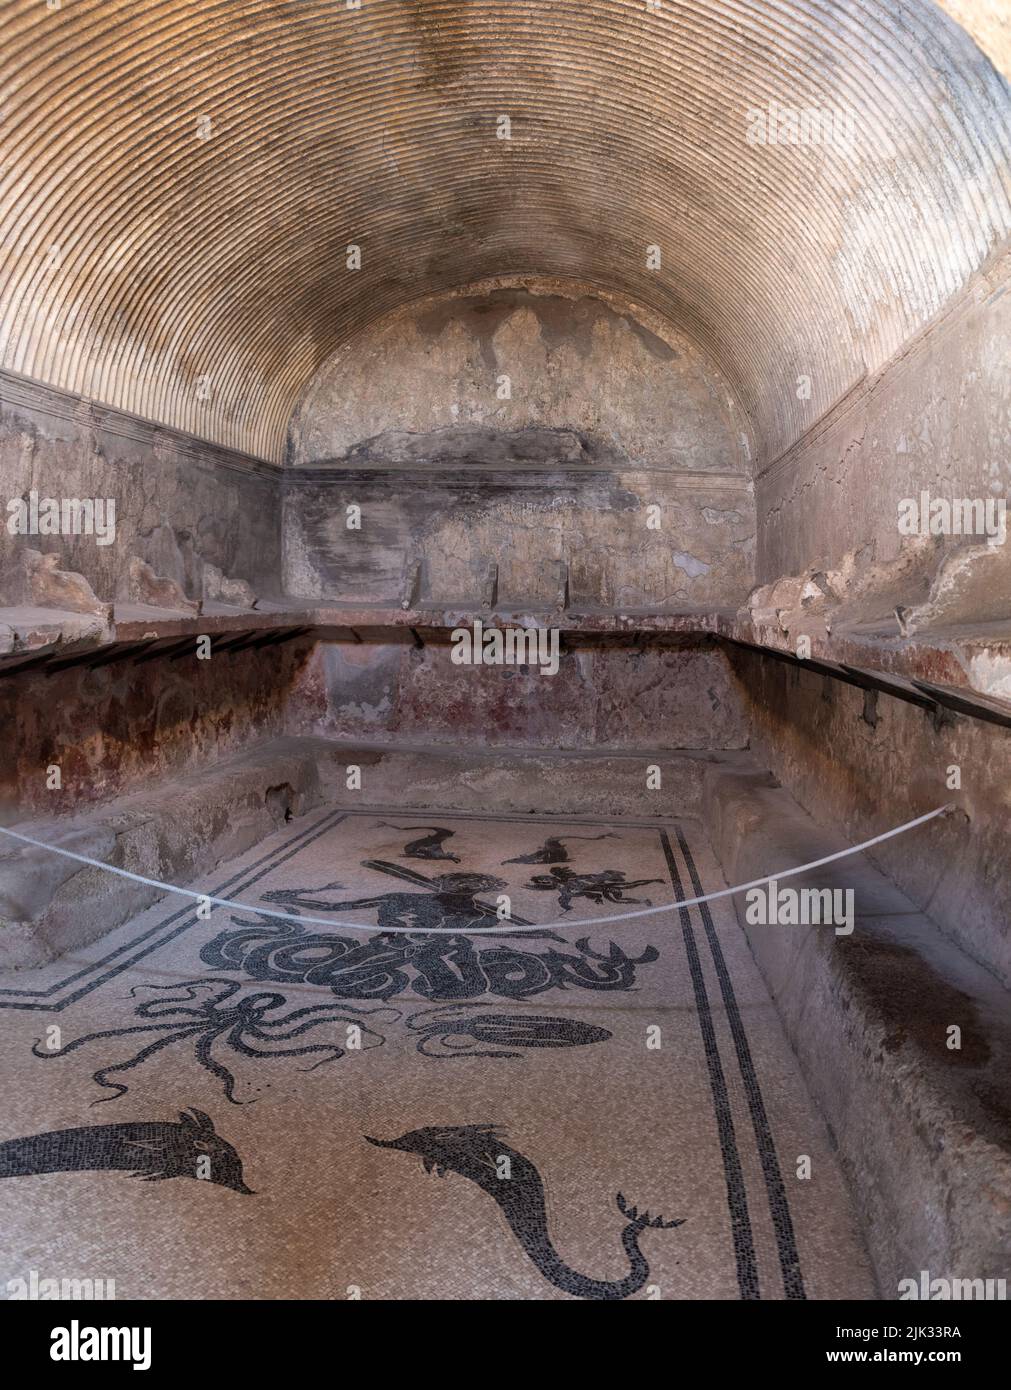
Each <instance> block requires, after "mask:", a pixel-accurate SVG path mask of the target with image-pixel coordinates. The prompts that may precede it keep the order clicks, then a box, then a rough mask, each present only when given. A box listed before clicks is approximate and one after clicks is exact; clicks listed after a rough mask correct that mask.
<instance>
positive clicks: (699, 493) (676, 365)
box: [284, 282, 754, 607]
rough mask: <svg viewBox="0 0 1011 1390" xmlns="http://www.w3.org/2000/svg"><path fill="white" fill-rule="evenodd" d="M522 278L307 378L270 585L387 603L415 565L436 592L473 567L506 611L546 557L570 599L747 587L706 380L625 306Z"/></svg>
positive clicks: (423, 315)
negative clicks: (490, 573) (275, 580)
mask: <svg viewBox="0 0 1011 1390" xmlns="http://www.w3.org/2000/svg"><path fill="white" fill-rule="evenodd" d="M532 284H533V288H531V286H530V285H528V286H513V287H505V288H502V287H500V288H488V289H484V290H478V291H474V292H472V293H466V294H464V293H461V294H456V295H451V296H446V297H443V298H440V299H436V300H429V301H426V302H425V303H423V304H420V305H417V306H415V307H414V308H412V309H410V310H406V311H403V312H401V313H398V314H396V315H393V316H391V317H390V318H388V319H385V320H383V321H382V322H381V323H380V324H378V325H377V326H376V327H375V328H374V329H373V330H372V331H371V332H370V333H368V334H365V335H363V336H361V337H360V338H358V339H356V340H355V341H354V342H352V343H350V344H348V345H347V346H346V347H345V348H343V349H342V350H341V351H340V352H338V353H337V355H336V356H335V357H334V358H333V359H332V360H331V361H330V362H329V363H328V364H327V366H326V367H325V368H324V369H323V370H322V371H321V372H320V374H319V375H318V377H317V378H316V380H315V381H314V382H313V384H312V386H311V387H310V389H309V391H308V392H307V394H306V396H305V398H304V400H303V401H302V404H301V406H300V407H299V410H298V411H297V412H296V415H295V417H294V419H293V421H292V425H291V429H290V433H289V452H288V463H289V467H288V469H287V470H286V476H285V484H284V490H285V504H284V572H285V585H286V588H287V591H288V592H289V593H292V594H297V595H300V596H311V597H317V598H322V597H335V598H348V599H350V598H356V599H380V598H391V597H396V596H397V594H398V592H399V587H400V586H401V584H402V583H403V582H404V579H405V576H406V575H407V573H408V572H409V570H410V568H411V566H412V565H413V564H414V563H415V562H417V561H419V560H420V561H421V562H422V563H423V565H424V571H425V572H424V578H423V583H424V586H425V591H426V594H427V595H428V596H430V597H433V598H436V599H446V600H457V599H475V598H477V596H478V595H480V593H481V592H482V587H483V582H484V576H485V574H486V571H487V568H488V565H489V563H491V562H494V563H496V564H497V565H498V568H499V575H500V586H499V588H500V592H499V597H500V600H502V601H505V602H510V601H514V600H515V601H521V600H535V601H545V600H550V598H551V596H552V595H553V594H554V593H555V592H557V589H558V579H557V575H558V564H559V562H562V563H563V564H564V565H566V566H567V567H568V574H569V585H570V598H571V601H572V602H573V603H574V604H579V603H584V604H589V605H603V606H619V607H620V606H623V605H628V606H647V605H653V606H655V605H657V604H665V603H667V604H683V603H706V604H714V603H726V604H734V603H736V602H739V601H740V600H741V599H743V597H744V596H745V595H746V594H747V592H748V589H749V587H750V586H751V583H752V578H753V547H754V540H753V538H754V506H753V500H752V496H751V490H750V475H749V472H748V468H749V460H750V458H751V453H752V447H753V446H752V442H751V435H750V432H749V429H748V427H747V424H746V421H745V420H744V417H743V416H742V414H741V412H740V410H739V408H738V406H737V404H736V403H735V401H734V398H733V396H732V395H731V393H730V391H729V389H728V387H727V385H726V383H725V381H724V380H723V378H722V377H721V376H720V374H719V373H718V372H717V371H716V370H715V369H713V368H712V367H711V366H710V365H709V364H708V362H707V361H706V360H705V359H704V358H703V357H702V356H701V355H700V354H699V352H698V351H697V350H696V349H695V348H694V347H693V346H692V345H691V344H690V343H688V342H687V341H686V340H685V339H683V338H682V337H680V336H679V335H676V334H674V333H672V332H671V330H669V329H668V328H666V327H665V326H664V325H663V324H662V323H659V322H657V321H656V320H655V319H654V318H652V317H651V316H649V315H647V314H645V313H642V316H641V317H636V316H635V314H634V313H633V310H632V309H631V308H630V307H629V306H627V305H626V306H623V307H622V310H621V311H619V308H618V307H617V306H616V305H615V304H614V303H613V302H608V301H607V300H606V299H605V298H603V297H601V296H599V295H596V294H593V293H589V292H587V291H585V290H584V291H581V292H579V291H576V290H574V289H572V288H569V289H568V290H566V291H565V292H563V291H562V288H561V287H560V286H559V285H557V284H555V283H552V284H551V285H544V284H541V283H539V282H532ZM637 312H638V311H637ZM661 335H663V336H661ZM355 505H357V506H359V507H360V508H361V513H362V515H361V526H360V528H357V529H356V528H354V527H349V526H348V524H347V517H348V512H347V509H348V507H349V506H355ZM651 522H652V523H653V524H651ZM657 523H658V525H657Z"/></svg>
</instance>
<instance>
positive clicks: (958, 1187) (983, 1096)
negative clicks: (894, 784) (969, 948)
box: [704, 767, 1011, 1298]
mask: <svg viewBox="0 0 1011 1390" xmlns="http://www.w3.org/2000/svg"><path fill="white" fill-rule="evenodd" d="M704 819H705V821H706V824H707V826H708V828H709V832H710V835H711V837H712V843H713V848H714V850H715V852H716V854H717V857H718V858H719V860H720V862H721V864H722V867H723V872H724V876H725V878H726V880H727V882H728V884H733V883H742V882H748V881H749V880H751V879H755V878H759V877H762V876H763V875H765V874H768V873H770V872H772V871H774V870H776V869H779V868H783V869H785V868H788V867H790V866H792V865H797V864H803V863H807V862H810V861H811V860H814V859H818V858H821V857H822V856H824V855H826V854H830V853H832V852H834V851H836V850H838V849H841V848H844V847H845V845H844V843H843V842H842V841H841V840H837V839H836V838H835V837H833V836H831V835H830V834H828V833H827V832H826V831H824V830H822V829H821V828H820V827H819V826H817V825H816V824H815V822H814V821H812V820H811V819H810V818H809V817H808V816H807V815H806V814H805V813H804V811H802V810H801V808H800V807H799V806H798V805H797V803H796V802H795V801H794V800H793V799H792V797H790V796H789V794H788V793H787V792H786V791H784V790H783V789H782V788H781V787H779V785H778V784H777V783H776V782H775V780H774V779H773V778H772V776H771V774H769V773H761V772H757V771H753V770H751V771H749V770H746V769H743V768H737V769H731V768H727V767H722V768H717V767H714V768H711V769H709V770H708V771H707V773H706V776H705V788H704ZM912 833H914V834H915V833H917V832H912ZM787 883H788V884H789V885H791V886H794V887H798V888H800V887H810V888H814V887H817V888H843V889H845V888H852V889H854V890H855V894H856V899H855V900H856V913H857V917H856V926H855V930H854V932H853V934H852V935H851V936H849V937H845V936H839V937H837V936H836V935H835V933H834V931H833V930H832V928H831V927H826V926H812V927H801V926H754V925H748V924H747V923H746V921H745V916H744V908H745V906H746V904H745V900H744V895H743V894H738V895H736V897H735V899H734V901H735V906H736V908H737V914H738V919H739V921H740V922H741V925H742V929H743V930H744V931H745V934H746V935H747V937H748V941H749V944H750V947H751V951H752V954H753V955H754V957H755V960H756V961H757V963H758V966H759V968H760V970H761V972H762V974H763V976H764V978H765V981H766V984H767V985H768V987H769V991H770V993H771V995H772V997H773V999H774V1001H775V1003H776V1006H777V1008H778V1010H779V1013H780V1016H781V1018H782V1020H783V1024H784V1026H785V1028H786V1032H787V1036H788V1037H789V1039H790V1042H791V1044H792V1045H793V1048H794V1050H795V1052H796V1054H797V1057H798V1059H799V1060H800V1064H801V1067H802V1069H803V1072H804V1075H805V1079H806V1081H807V1084H808V1087H809V1089H810V1091H811V1093H812V1095H813V1096H814V1098H815V1100H816V1101H817V1102H818V1103H819V1105H820V1106H821V1108H822V1111H823V1113H824V1115H825V1118H826V1120H827V1122H828V1123H829V1125H830V1127H831V1129H832V1131H833V1135H834V1138H835V1141H836V1143H837V1145H838V1149H839V1153H840V1157H841V1160H842V1163H843V1167H844V1170H845V1172H846V1175H847V1177H848V1179H849V1181H850V1184H851V1189H852V1191H853V1194H854V1199H855V1201H856V1202H857V1205H858V1208H859V1209H860V1212H861V1216H862V1220H863V1222H864V1231H865V1237H866V1240H867V1243H868V1247H869V1249H870V1252H871V1257H872V1260H873V1262H874V1266H875V1269H876V1272H877V1276H878V1279H879V1282H880V1285H881V1288H882V1291H883V1293H884V1296H885V1297H886V1298H894V1297H897V1286H898V1281H899V1280H900V1279H903V1278H907V1277H919V1273H920V1271H921V1270H923V1269H926V1270H929V1271H931V1273H932V1275H935V1276H936V1275H944V1276H952V1277H962V1278H970V1277H971V1278H987V1277H992V1278H1006V1277H1007V1275H1008V1252H1009V1251H1011V1011H1009V1009H1008V994H1007V991H1005V990H1004V989H1003V988H1002V987H1001V985H1000V984H999V983H997V982H996V981H995V980H994V979H993V977H992V976H990V975H989V974H988V973H987V972H986V971H984V970H983V969H982V968H981V967H980V966H978V965H976V964H975V963H974V962H973V961H971V960H970V959H969V958H968V957H967V956H965V955H964V954H963V953H962V952H961V951H959V950H958V948H957V947H956V946H955V945H954V944H953V943H952V942H951V941H950V940H949V939H948V938H947V937H945V936H944V935H943V934H942V932H941V931H940V930H939V929H938V928H937V926H935V925H934V923H933V922H931V921H930V919H929V918H927V917H925V916H924V915H923V914H922V913H921V912H919V911H917V909H916V908H915V907H914V906H913V904H912V903H910V902H909V900H908V899H907V898H905V897H904V896H903V895H902V894H901V893H900V892H899V890H898V889H897V888H895V887H894V886H893V885H892V883H891V882H890V880H888V879H887V878H885V876H884V875H883V874H881V873H879V872H878V871H877V870H876V869H875V868H874V866H873V865H872V863H871V861H870V860H869V858H868V857H867V856H865V855H860V856H855V857H854V858H851V859H846V860H842V861H840V862H839V863H837V864H832V865H827V866H825V867H824V868H822V869H819V870H817V871H816V872H815V873H813V874H808V875H799V876H798V877H796V878H793V879H790V880H787ZM951 1024H957V1025H958V1026H959V1027H960V1028H961V1032H962V1047H961V1050H959V1051H950V1050H949V1049H948V1047H947V1028H948V1027H949V1026H950V1025H951Z"/></svg>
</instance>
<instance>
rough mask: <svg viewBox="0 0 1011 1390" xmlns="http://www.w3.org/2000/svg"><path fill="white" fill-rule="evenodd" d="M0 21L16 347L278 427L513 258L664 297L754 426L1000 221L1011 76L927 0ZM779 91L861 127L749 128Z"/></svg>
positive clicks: (71, 384)
mask: <svg viewBox="0 0 1011 1390" xmlns="http://www.w3.org/2000/svg"><path fill="white" fill-rule="evenodd" d="M0 37H2V52H3V69H4V72H3V88H2V93H3V94H2V107H3V123H2V126H0V133H2V137H3V145H2V150H0V168H2V170H3V177H2V185H0V193H2V205H0V217H2V222H0V226H2V233H0V257H2V272H0V275H2V279H0V333H2V355H0V361H2V364H3V365H4V366H6V367H8V368H10V369H12V370H15V371H18V372H22V373H25V374H27V375H29V376H33V377H37V378H39V379H41V380H43V381H46V382H50V383H53V384H56V385H59V386H63V387H65V388H68V389H71V390H75V391H79V392H81V393H82V394H84V395H87V396H91V397H94V398H95V399H98V400H101V401H103V402H106V403H109V404H112V405H117V406H120V407H121V408H124V409H128V410H132V411H135V412H137V413H138V414H141V415H144V416H147V417H150V418H152V419H155V420H157V421H160V422H163V423H165V424H170V425H174V426H176V427H179V428H182V429H186V430H190V431H192V432H194V433H196V434H198V435H201V436H204V437H207V438H210V439H213V440H215V441H217V442H219V443H223V444H227V445H231V446H233V447H236V448H240V449H245V450H247V451H249V452H251V453H254V454H258V455H262V456H266V457H268V458H274V459H278V458H280V457H281V453H282V449H283V439H284V430H285V426H286V423H287V420H288V418H289V417H290V415H291V411H292V409H293V407H294V405H295V403H296V401H297V399H298V397H299V395H300V393H301V391H302V390H303V389H304V387H305V385H306V383H307V382H308V381H309V380H310V379H311V377H312V376H313V374H314V373H315V372H316V370H317V369H318V367H319V366H320V365H321V364H322V363H323V362H324V361H325V360H326V359H327V358H328V357H329V356H330V355H331V354H332V353H333V352H334V350H335V349H336V348H337V347H339V346H340V345H341V344H342V343H344V342H346V341H347V340H348V338H349V337H350V336H352V335H353V334H354V333H355V332H356V331H358V330H360V329H362V328H363V327H365V326H366V325H367V324H369V323H371V322H373V321H374V320H375V319H376V318H378V317H379V316H380V315H382V314H383V313H385V312H387V311H388V310H390V309H392V308H395V307H397V306H398V305H400V304H402V303H405V302H408V301H411V300H414V299H416V298H419V297H420V296H422V295H427V294H430V293H433V292H436V291H439V290H442V289H450V288H457V287H460V286H463V285H466V284H468V283H471V282H473V281H476V280H478V279H481V278H484V277H487V276H492V275H500V274H541V275H550V276H558V277H569V278H572V279H574V280H578V281H580V282H582V283H584V284H587V285H597V286H600V287H601V288H603V289H607V290H610V291H613V292H615V293H619V294H622V295H625V296H628V297H629V298H630V299H632V300H634V301H637V302H639V303H641V304H643V305H644V306H646V307H647V308H649V309H650V310H652V311H653V312H655V313H657V314H660V315H662V316H664V317H665V318H667V319H669V320H670V321H671V322H672V323H673V324H674V325H676V326H677V327H678V328H679V329H681V330H682V331H684V332H686V333H688V334H689V335H690V336H692V337H694V338H695V339H696V340H697V341H698V342H699V343H700V344H701V345H702V346H703V347H704V348H705V349H706V350H707V351H708V352H710V353H711V354H712V355H713V357H714V358H715V359H716V360H717V361H718V362H719V363H720V365H721V366H722V368H723V369H724V371H725V372H726V374H727V377H728V379H729V380H730V382H731V383H732V384H733V386H734V387H735V389H736V390H737V392H738V393H739V396H740V399H741V402H742V404H743V405H744V407H745V409H746V410H747V411H748V413H749V414H750V416H751V418H752V421H753V422H754V425H755V428H756V432H757V435H758V437H759V439H760V440H761V442H762V446H763V453H764V455H765V456H766V457H769V456H770V455H771V454H774V453H776V452H778V451H779V450H781V449H782V448H783V447H785V446H786V445H788V444H789V443H791V442H792V441H793V440H794V439H795V438H796V437H797V435H798V434H799V433H800V432H801V431H802V430H803V429H804V428H806V427H807V426H808V425H810V424H811V423H812V422H813V421H814V420H816V419H817V418H818V417H819V416H820V415H822V414H823V413H824V411H825V410H826V409H827V408H828V407H830V406H831V405H832V404H833V403H834V402H835V401H836V400H837V399H839V397H840V396H841V395H843V394H844V393H845V392H846V390H848V389H849V388H850V387H852V386H853V385H854V383H855V382H857V381H858V380H859V379H860V378H861V376H862V375H863V374H864V373H865V372H867V371H870V370H874V369H875V368H876V367H878V366H880V365H881V364H882V363H883V362H885V361H886V360H887V359H888V358H889V357H890V356H891V355H892V354H894V352H895V351H896V350H897V349H898V348H899V347H900V346H901V345H902V343H903V342H904V341H906V340H907V339H908V338H909V336H910V335H911V334H913V333H914V332H916V331H917V330H918V329H919V328H920V327H921V326H922V325H923V324H924V323H925V322H926V321H927V320H928V319H929V318H930V317H931V316H932V315H933V314H934V313H936V312H937V310H938V309H940V308H941V307H942V306H943V305H944V303H945V302H946V301H947V300H948V299H949V298H950V297H951V296H952V295H953V294H954V293H955V292H956V291H957V290H958V288H959V287H960V285H962V284H963V283H964V282H965V280H966V279H967V278H968V277H969V276H970V275H971V274H972V272H973V271H974V270H975V269H977V268H978V267H979V266H980V265H981V264H982V263H983V262H984V261H985V260H986V258H987V257H988V255H990V254H991V253H992V252H993V251H994V250H995V249H996V248H997V247H998V246H999V245H1000V244H1001V243H1002V242H1003V241H1004V240H1005V238H1006V236H1007V233H1008V229H1009V227H1011V180H1009V175H1008V154H1009V151H1011V118H1009V111H1011V100H1009V92H1008V86H1007V83H1006V81H1005V80H1004V78H1003V77H1001V76H1000V75H999V74H998V73H997V72H996V71H995V70H994V69H993V67H992V66H991V65H990V63H989V62H988V60H987V59H986V58H984V56H983V55H982V53H981V52H980V51H979V50H978V49H977V48H976V47H975V46H974V44H973V43H972V41H971V40H970V39H969V37H968V36H967V35H966V34H965V33H964V32H963V31H962V29H960V28H959V27H958V26H957V25H956V24H955V23H954V22H953V21H952V20H950V19H949V18H948V17H947V16H946V15H945V14H944V13H943V12H942V10H941V9H939V8H938V7H937V6H936V5H935V4H933V3H932V0H887V3H885V0H843V2H842V3H840V2H839V0H833V2H832V3H828V0H826V2H825V3H820V0H662V4H661V6H660V9H659V10H658V11H656V12H654V11H651V10H649V9H648V8H647V5H646V4H645V3H643V2H642V0H639V2H638V3H632V2H631V0H581V3H579V4H574V3H573V4H563V5H559V4H557V3H548V0H466V2H465V3H463V2H461V0H422V2H419V3H414V0H361V8H360V9H357V10H353V9H351V10H349V9H347V8H346V0H340V3H335V2H334V0H304V2H303V0H292V3H273V4H271V3H249V2H248V0H228V3H211V0H140V2H139V3H130V4H126V3H109V0H73V3H64V5H63V8H61V9H60V10H57V11H49V10H47V9H46V7H45V5H44V4H41V3H39V0H11V3H8V4H7V6H6V7H5V12H4V21H3V28H2V36H0ZM770 101H775V102H778V103H780V104H781V105H784V106H791V105H792V106H794V107H798V108H805V107H806V108H817V109H819V110H832V111H836V112H845V113H850V112H851V113H852V118H853V127H852V130H853V135H852V140H851V141H850V142H848V143H847V142H843V143H840V144H832V143H829V144H821V145H818V146H807V147H799V146H796V145H775V146H768V145H767V146H756V145H753V144H749V143H748V139H747V131H748V129H749V117H748V111H749V109H752V108H761V107H764V106H766V104H767V103H768V102H770ZM503 115H505V116H508V117H509V119H510V122H511V138H510V139H508V140H504V139H498V138H496V122H497V119H498V118H499V117H500V116H503ZM350 243H354V244H357V245H358V246H360V247H361V249H362V255H363V264H362V268H361V269H360V270H349V269H347V267H346V248H347V246H348V245H349V244H350ZM651 246H657V247H659V248H660V251H661V263H660V266H659V268H652V267H650V266H649V265H648V264H647V248H648V247H651ZM800 377H805V378H809V379H810V386H809V390H808V391H807V392H806V393H805V392H798V390H797V379H798V378H800Z"/></svg>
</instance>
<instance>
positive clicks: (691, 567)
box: [671, 550, 709, 579]
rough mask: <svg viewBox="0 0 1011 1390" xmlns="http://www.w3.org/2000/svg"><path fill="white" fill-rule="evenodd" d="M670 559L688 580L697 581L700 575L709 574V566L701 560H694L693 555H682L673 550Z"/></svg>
mask: <svg viewBox="0 0 1011 1390" xmlns="http://www.w3.org/2000/svg"><path fill="white" fill-rule="evenodd" d="M671 559H672V560H673V561H674V563H675V564H676V565H677V567H678V569H681V570H684V572H685V574H687V575H688V577H689V579H697V578H698V576H699V575H700V574H708V573H709V566H708V565H707V564H705V563H704V562H703V561H702V560H696V558H695V556H694V555H682V554H681V553H680V552H679V551H677V550H675V552H674V554H673V555H672V556H671Z"/></svg>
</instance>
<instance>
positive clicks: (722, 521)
mask: <svg viewBox="0 0 1011 1390" xmlns="http://www.w3.org/2000/svg"><path fill="white" fill-rule="evenodd" d="M702 515H703V516H704V517H705V519H706V521H708V522H709V525H710V526H724V525H731V526H735V525H737V523H738V522H741V521H743V520H744V518H743V517H742V516H741V514H740V512H724V511H720V510H719V509H718V508H717V507H703V508H702Z"/></svg>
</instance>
